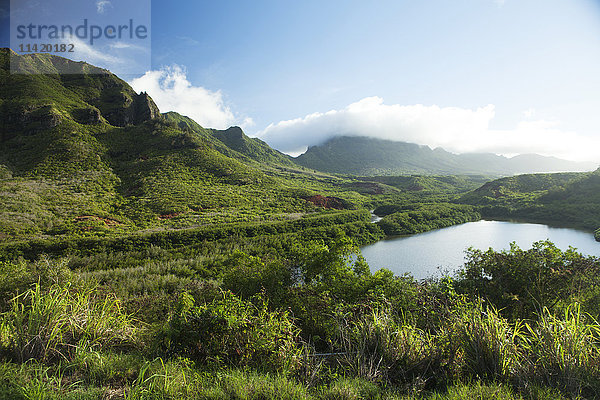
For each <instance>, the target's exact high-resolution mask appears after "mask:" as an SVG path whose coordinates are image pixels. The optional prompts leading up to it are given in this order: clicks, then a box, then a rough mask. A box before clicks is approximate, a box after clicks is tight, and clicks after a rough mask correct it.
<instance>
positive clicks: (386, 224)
mask: <svg viewBox="0 0 600 400" xmlns="http://www.w3.org/2000/svg"><path fill="white" fill-rule="evenodd" d="M480 218H481V215H480V214H479V213H478V212H477V211H476V210H475V209H474V208H473V207H471V206H467V205H462V204H449V203H434V204H417V205H412V206H406V207H402V208H401V209H400V210H399V211H396V212H393V213H391V214H389V215H386V216H385V217H383V219H382V220H381V221H380V222H378V225H379V226H380V227H381V228H382V229H383V231H384V232H385V233H386V234H387V235H409V234H413V233H420V232H426V231H429V230H432V229H438V228H445V227H447V226H451V225H456V224H461V223H465V222H471V221H478V220H479V219H480Z"/></svg>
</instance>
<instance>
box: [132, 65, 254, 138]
mask: <svg viewBox="0 0 600 400" xmlns="http://www.w3.org/2000/svg"><path fill="white" fill-rule="evenodd" d="M129 83H130V85H131V86H132V87H133V88H134V89H135V90H136V91H138V92H140V91H146V92H148V94H149V95H150V96H151V97H152V99H154V101H155V102H156V104H157V105H158V107H159V108H160V110H161V111H162V112H166V111H176V112H178V113H180V114H182V115H185V116H188V117H190V118H192V119H193V120H194V121H196V122H197V123H199V124H200V125H202V126H204V127H207V128H217V129H225V128H227V127H229V126H231V125H234V124H235V123H236V120H237V118H236V116H235V115H234V114H233V112H232V111H231V109H230V108H229V107H228V106H227V105H226V104H225V102H224V100H223V95H222V94H221V92H220V91H216V92H213V91H210V90H208V89H205V88H203V87H200V86H193V85H192V84H191V83H190V81H188V79H187V76H186V72H185V71H184V69H183V68H181V67H180V66H178V65H173V66H171V67H165V68H162V69H160V70H158V71H148V72H146V73H145V74H144V75H143V76H142V77H139V78H136V79H134V80H132V81H131V82H129ZM239 125H240V126H242V128H244V127H247V126H251V125H252V120H251V119H250V118H246V119H244V120H243V121H241V123H239Z"/></svg>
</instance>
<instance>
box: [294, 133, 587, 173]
mask: <svg viewBox="0 0 600 400" xmlns="http://www.w3.org/2000/svg"><path fill="white" fill-rule="evenodd" d="M295 162H296V163H297V164H299V165H302V166H304V167H307V168H312V169H316V170H319V171H324V172H332V173H340V174H350V175H361V176H374V175H407V174H436V175H455V174H488V175H514V174H520V173H536V172H562V171H591V170H594V169H596V168H597V167H598V164H596V163H591V162H573V161H566V160H561V159H558V158H556V157H545V156H540V155H537V154H523V155H518V156H515V157H511V158H508V157H503V156H498V155H496V154H492V153H472V154H454V153H450V152H448V151H446V150H444V149H442V148H436V149H433V150H432V149H431V148H429V147H428V146H421V145H417V144H414V143H406V142H395V141H390V140H382V139H374V138H368V137H348V136H341V137H335V138H332V139H330V140H328V141H327V142H326V143H324V144H322V145H318V146H311V147H309V148H308V150H307V151H306V153H304V154H302V155H300V156H298V157H297V158H296V159H295Z"/></svg>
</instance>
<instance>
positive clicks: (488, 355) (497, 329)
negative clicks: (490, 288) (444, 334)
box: [455, 301, 523, 381]
mask: <svg viewBox="0 0 600 400" xmlns="http://www.w3.org/2000/svg"><path fill="white" fill-rule="evenodd" d="M455 329H456V332H455V334H456V336H457V341H458V343H459V348H460V351H461V355H462V360H461V365H462V368H463V369H464V370H465V373H466V375H467V376H469V377H473V378H481V379H484V380H487V381H496V380H504V379H506V378H508V377H509V376H510V374H511V373H513V372H515V370H516V368H517V367H518V366H519V363H520V358H521V356H520V348H519V346H518V341H519V340H521V339H522V338H523V334H522V324H521V323H520V322H517V323H515V324H512V325H511V324H509V323H508V321H506V320H505V319H504V318H502V317H501V316H499V315H498V312H497V311H496V310H495V309H494V308H492V307H487V308H485V307H483V305H482V303H481V301H479V302H477V303H475V304H474V305H473V307H471V308H469V309H467V310H464V311H463V312H462V313H460V314H459V316H458V318H457V321H456V323H455Z"/></svg>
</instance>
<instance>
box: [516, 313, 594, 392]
mask: <svg viewBox="0 0 600 400" xmlns="http://www.w3.org/2000/svg"><path fill="white" fill-rule="evenodd" d="M526 327H527V329H528V331H529V333H530V335H528V337H527V341H528V342H527V346H526V350H527V357H528V363H527V364H525V367H526V368H527V373H528V374H529V376H530V379H532V380H536V381H537V382H538V384H539V385H543V386H549V387H554V388H557V389H560V390H561V391H563V392H566V393H573V394H582V395H584V396H585V397H593V396H596V395H597V394H598V391H599V390H600V348H599V347H598V343H599V339H600V325H598V323H597V322H596V321H595V320H594V319H592V318H590V316H589V315H586V314H584V313H582V312H581V310H580V307H579V305H578V304H577V303H574V304H572V305H570V306H569V307H567V308H566V309H565V312H564V314H563V315H562V317H561V318H559V317H557V316H555V315H553V314H551V313H550V312H549V311H548V309H544V310H543V311H542V313H541V314H540V318H539V320H538V323H537V324H535V325H533V326H530V325H526Z"/></svg>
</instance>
